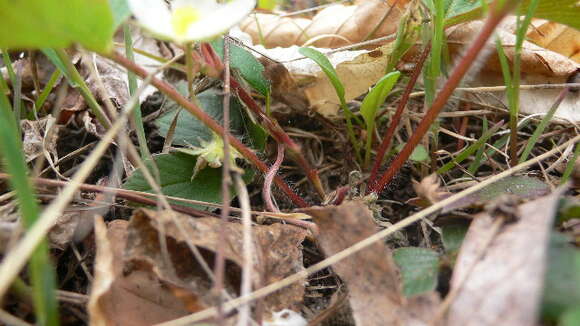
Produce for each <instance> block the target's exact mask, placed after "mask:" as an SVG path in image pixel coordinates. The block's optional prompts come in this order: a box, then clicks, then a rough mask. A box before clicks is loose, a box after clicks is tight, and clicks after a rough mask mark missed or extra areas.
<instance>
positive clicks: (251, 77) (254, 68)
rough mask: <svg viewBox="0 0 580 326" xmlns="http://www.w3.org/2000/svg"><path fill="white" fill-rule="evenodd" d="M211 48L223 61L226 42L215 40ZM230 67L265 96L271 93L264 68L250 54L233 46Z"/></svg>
mask: <svg viewBox="0 0 580 326" xmlns="http://www.w3.org/2000/svg"><path fill="white" fill-rule="evenodd" d="M211 46H212V47H213V48H214V50H215V51H216V53H217V54H218V55H219V56H220V57H221V58H222V59H223V57H224V40H223V39H217V40H214V41H212V42H211ZM230 67H231V68H234V69H237V70H238V71H239V72H240V74H241V75H242V78H244V80H245V81H246V82H248V84H250V86H252V87H253V88H254V89H255V90H257V91H258V92H259V93H260V94H262V95H263V96H267V95H268V94H269V93H270V82H269V81H268V80H267V79H266V78H265V77H264V66H263V65H262V64H261V63H260V61H258V60H257V59H256V58H255V57H254V56H253V55H252V54H251V53H250V52H248V51H246V50H244V49H242V48H240V47H238V46H236V45H233V44H231V45H230Z"/></svg>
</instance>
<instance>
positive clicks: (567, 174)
mask: <svg viewBox="0 0 580 326" xmlns="http://www.w3.org/2000/svg"><path fill="white" fill-rule="evenodd" d="M578 156H580V143H578V144H576V147H575V148H574V154H572V159H571V160H570V161H568V164H567V165H566V169H565V170H564V173H562V178H561V179H560V184H564V183H566V181H568V179H570V176H571V175H572V171H574V166H575V164H576V160H577V159H578Z"/></svg>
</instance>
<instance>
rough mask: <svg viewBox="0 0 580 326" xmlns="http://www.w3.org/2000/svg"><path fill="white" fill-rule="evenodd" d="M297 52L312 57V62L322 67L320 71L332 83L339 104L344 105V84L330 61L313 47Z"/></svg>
mask: <svg viewBox="0 0 580 326" xmlns="http://www.w3.org/2000/svg"><path fill="white" fill-rule="evenodd" d="M299 52H300V54H302V55H303V56H305V57H308V58H310V59H312V60H313V61H314V62H316V63H317V64H318V65H319V66H320V69H322V71H324V73H325V74H326V76H327V77H328V79H329V80H330V83H331V84H332V86H333V87H334V89H335V90H336V95H338V98H339V99H340V102H341V104H343V105H344V104H345V99H344V85H343V84H342V82H341V81H340V79H339V78H338V75H337V73H336V70H335V69H334V67H333V66H332V63H330V61H329V60H328V58H327V57H326V56H325V55H324V54H323V53H321V52H319V51H317V50H315V49H313V48H300V50H299Z"/></svg>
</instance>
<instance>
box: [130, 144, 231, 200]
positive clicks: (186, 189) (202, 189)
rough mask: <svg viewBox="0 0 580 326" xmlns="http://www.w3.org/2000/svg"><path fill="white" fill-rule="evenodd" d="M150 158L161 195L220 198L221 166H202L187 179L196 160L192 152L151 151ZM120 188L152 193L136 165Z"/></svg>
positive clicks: (186, 197) (206, 198)
mask: <svg viewBox="0 0 580 326" xmlns="http://www.w3.org/2000/svg"><path fill="white" fill-rule="evenodd" d="M153 159H154V160H155V164H157V167H158V168H159V179H160V183H159V186H160V187H161V191H162V192H163V193H164V194H165V195H167V196H174V197H181V198H185V199H195V200H202V201H207V202H210V203H219V202H220V201H221V198H222V195H221V180H222V170H221V169H212V168H209V167H208V168H205V169H202V170H201V171H199V172H198V173H197V175H196V176H195V178H194V179H193V180H191V176H192V175H193V170H194V168H195V163H196V159H195V157H194V156H191V155H187V154H182V153H174V154H161V155H155V156H154V158H153ZM146 165H147V167H148V168H149V169H151V167H152V165H151V161H147V162H146ZM123 188H124V189H129V190H135V191H144V192H149V193H154V192H153V189H152V188H151V186H150V185H149V184H148V183H147V181H146V180H145V178H144V177H143V172H142V171H141V170H140V169H137V170H136V171H135V172H134V173H133V174H132V175H131V176H130V177H129V178H128V179H127V181H126V182H125V184H124V185H123ZM180 205H187V206H193V207H195V208H198V209H205V207H203V206H199V205H189V204H183V203H180Z"/></svg>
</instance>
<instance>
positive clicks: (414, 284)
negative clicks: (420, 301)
mask: <svg viewBox="0 0 580 326" xmlns="http://www.w3.org/2000/svg"><path fill="white" fill-rule="evenodd" d="M393 258H394V259H395V263H396V264H397V265H398V266H399V268H400V269H401V276H402V278H403V293H404V294H405V296H407V297H410V296H413V295H417V294H421V293H424V292H428V291H433V290H435V288H436V287H437V276H438V274H439V255H438V254H437V253H436V252H435V251H433V250H431V249H426V248H416V247H407V248H399V249H396V250H395V252H394V253H393Z"/></svg>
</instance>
